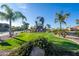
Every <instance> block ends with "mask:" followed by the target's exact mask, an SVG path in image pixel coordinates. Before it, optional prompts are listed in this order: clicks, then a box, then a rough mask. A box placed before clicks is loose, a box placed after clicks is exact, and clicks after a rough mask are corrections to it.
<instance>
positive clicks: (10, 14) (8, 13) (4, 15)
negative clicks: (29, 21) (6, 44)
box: [0, 4, 26, 37]
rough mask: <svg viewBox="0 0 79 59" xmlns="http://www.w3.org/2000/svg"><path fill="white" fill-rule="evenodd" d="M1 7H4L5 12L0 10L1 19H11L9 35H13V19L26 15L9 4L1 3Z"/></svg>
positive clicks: (22, 17)
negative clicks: (14, 9)
mask: <svg viewBox="0 0 79 59" xmlns="http://www.w3.org/2000/svg"><path fill="white" fill-rule="evenodd" d="M1 8H4V10H5V11H4V12H0V19H4V20H7V21H9V35H10V37H11V36H12V28H11V26H12V21H15V20H16V19H19V18H21V19H26V17H25V16H24V15H23V14H22V13H21V12H19V11H13V9H11V8H10V7H9V6H8V5H5V4H3V5H1Z"/></svg>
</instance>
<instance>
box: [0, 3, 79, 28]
mask: <svg viewBox="0 0 79 59" xmlns="http://www.w3.org/2000/svg"><path fill="white" fill-rule="evenodd" d="M1 5H2V4H0V6H1ZM7 5H8V6H10V8H12V9H13V10H14V11H20V12H22V13H23V14H24V15H25V16H26V17H27V22H28V23H30V26H33V25H35V20H36V17H37V16H43V17H44V19H45V25H46V24H50V25H51V27H52V28H58V27H59V24H58V23H54V19H55V14H56V12H59V11H62V10H63V11H64V12H67V13H70V16H69V18H68V19H67V20H66V22H67V25H64V24H63V27H64V28H66V27H69V26H71V27H72V26H76V22H75V20H76V19H79V8H78V7H79V4H75V3H74V4H71V3H70V4H68V3H63V4H62V3H26V4H19V3H17V4H12V3H10V4H7ZM2 10H3V9H1V8H0V11H2ZM0 23H8V21H0ZM12 25H13V26H21V25H22V20H21V19H18V20H16V21H15V22H13V23H12Z"/></svg>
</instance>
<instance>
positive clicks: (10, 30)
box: [9, 19, 12, 37]
mask: <svg viewBox="0 0 79 59" xmlns="http://www.w3.org/2000/svg"><path fill="white" fill-rule="evenodd" d="M11 32H12V30H11V19H10V20H9V35H10V37H12V33H11Z"/></svg>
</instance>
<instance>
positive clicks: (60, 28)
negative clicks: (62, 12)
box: [60, 22, 62, 30]
mask: <svg viewBox="0 0 79 59" xmlns="http://www.w3.org/2000/svg"><path fill="white" fill-rule="evenodd" d="M60 30H62V25H61V22H60Z"/></svg>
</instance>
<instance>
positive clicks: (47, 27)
mask: <svg viewBox="0 0 79 59" xmlns="http://www.w3.org/2000/svg"><path fill="white" fill-rule="evenodd" d="M50 28H51V25H50V24H46V31H48V32H50V31H51V30H50Z"/></svg>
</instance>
